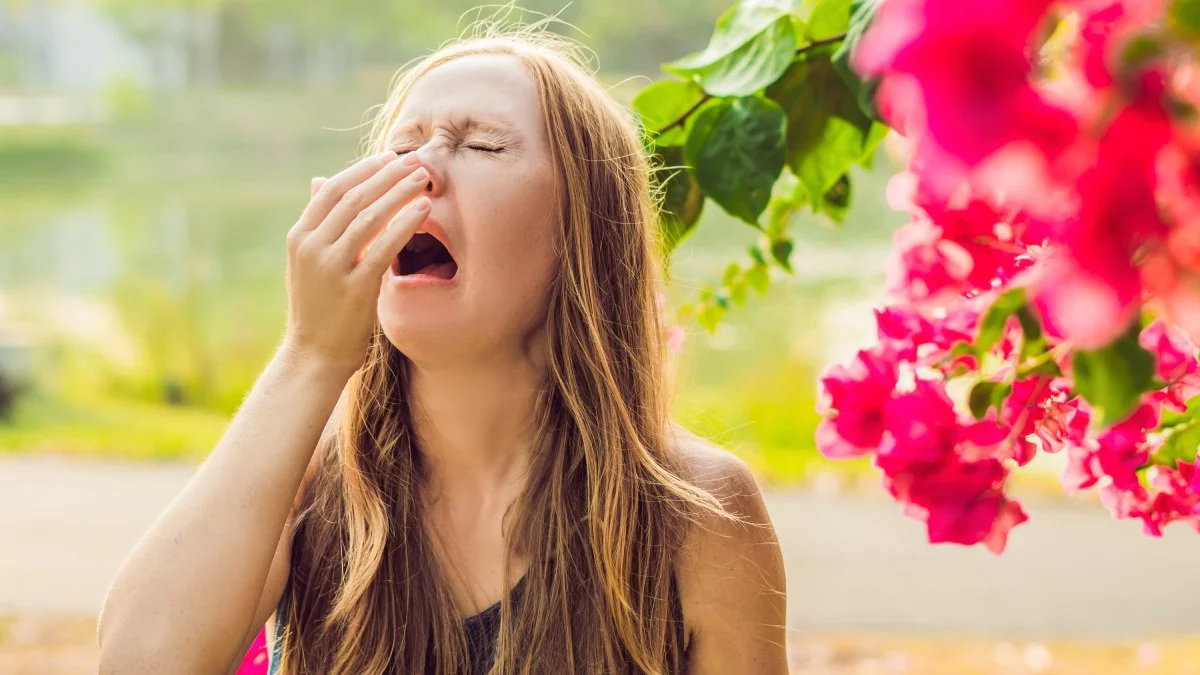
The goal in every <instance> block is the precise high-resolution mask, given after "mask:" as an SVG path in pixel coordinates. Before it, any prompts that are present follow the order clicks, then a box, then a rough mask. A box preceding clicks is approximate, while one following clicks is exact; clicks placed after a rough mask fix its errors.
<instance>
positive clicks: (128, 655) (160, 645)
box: [97, 616, 215, 675]
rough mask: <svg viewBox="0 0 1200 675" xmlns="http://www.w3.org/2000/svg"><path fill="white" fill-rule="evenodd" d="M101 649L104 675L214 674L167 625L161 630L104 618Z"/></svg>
mask: <svg viewBox="0 0 1200 675" xmlns="http://www.w3.org/2000/svg"><path fill="white" fill-rule="evenodd" d="M97 643H98V646H99V648H100V649H99V651H100V658H99V669H98V670H99V673H100V675H141V674H142V673H146V674H147V675H148V674H149V673H181V674H185V673H212V672H215V671H214V670H213V668H212V666H211V664H209V665H208V667H207V668H205V667H204V665H203V664H201V663H199V661H198V659H197V658H194V657H193V655H190V654H189V653H188V650H187V648H186V645H184V644H182V643H181V642H180V640H179V638H178V635H175V634H174V633H172V632H170V631H169V630H168V629H167V627H166V626H161V627H159V628H158V629H155V628H152V627H150V626H149V625H147V624H145V623H142V624H134V623H132V622H124V623H122V622H117V621H115V620H113V619H112V618H107V619H105V618H104V617H103V616H102V620H101V622H100V623H99V625H98V627H97Z"/></svg>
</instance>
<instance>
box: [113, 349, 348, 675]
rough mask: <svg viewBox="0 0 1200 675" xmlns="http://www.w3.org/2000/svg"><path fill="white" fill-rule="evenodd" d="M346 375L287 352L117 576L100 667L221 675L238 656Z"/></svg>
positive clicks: (271, 367)
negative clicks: (322, 431) (285, 528)
mask: <svg viewBox="0 0 1200 675" xmlns="http://www.w3.org/2000/svg"><path fill="white" fill-rule="evenodd" d="M346 379H347V378H346V376H345V374H344V372H343V371H341V370H329V369H326V368H324V367H322V365H321V364H320V363H319V362H316V361H313V360H305V359H300V358H296V357H294V356H293V355H291V354H289V353H287V352H286V350H280V352H279V353H278V354H277V355H276V357H275V358H274V359H273V360H272V361H271V363H270V365H269V366H268V367H267V368H266V370H265V371H264V372H263V374H262V375H261V376H260V378H259V380H258V382H257V383H256V384H255V386H254V388H253V390H252V391H251V393H250V395H249V397H247V399H246V401H245V403H244V405H243V406H242V408H241V410H240V411H239V412H238V414H237V416H236V417H235V418H234V419H233V422H232V423H231V424H230V426H229V429H228V430H227V431H226V432H225V435H224V437H223V438H222V439H221V441H220V442H219V443H218V444H217V446H216V448H215V449H214V450H213V452H212V453H211V455H210V456H209V457H208V459H207V460H206V461H205V462H204V464H202V465H201V466H200V468H199V469H198V470H197V472H196V475H195V476H194V477H193V478H192V479H191V480H190V481H189V482H188V484H187V486H186V487H185V488H184V489H183V491H182V492H181V493H180V494H179V496H178V497H176V498H175V500H174V501H173V502H172V503H171V505H170V506H169V507H168V508H167V509H166V511H165V512H164V513H163V514H162V515H161V516H160V517H159V518H158V520H157V522H155V524H154V525H153V526H152V527H151V528H150V530H149V531H148V532H147V533H146V534H145V535H144V536H143V537H142V539H141V541H139V542H138V544H137V546H136V547H135V548H134V550H133V552H132V553H131V554H130V556H129V557H128V558H127V559H126V561H125V562H124V564H123V565H122V566H121V569H120V571H119V572H118V573H117V576H116V577H115V579H114V581H113V583H112V585H111V587H110V588H109V591H108V595H107V597H106V598H105V601H104V608H103V610H102V613H101V616H100V624H99V630H98V633H99V640H100V650H101V655H100V661H101V666H102V668H101V670H102V672H114V673H122V674H124V673H150V672H159V673H166V672H171V673H201V672H204V673H219V672H225V671H226V670H227V669H228V664H229V663H230V662H231V661H233V660H236V659H239V658H240V656H241V655H240V654H237V653H236V650H237V649H239V648H241V646H242V644H243V643H244V642H245V635H246V633H247V632H249V631H250V630H251V626H250V624H251V623H253V622H254V620H255V618H256V617H255V615H256V614H258V613H259V612H258V610H259V606H260V600H262V599H263V596H264V592H263V591H264V588H265V587H266V586H267V583H266V582H267V574H268V570H270V569H271V567H272V560H273V559H274V558H275V557H276V556H275V553H276V549H277V548H286V546H283V547H281V546H280V540H281V535H282V533H283V529H284V521H285V520H286V519H287V518H288V514H289V512H290V511H291V506H292V503H293V500H294V498H295V496H296V493H297V490H298V488H299V486H300V481H301V478H302V476H303V475H304V472H305V467H306V465H307V464H308V462H309V459H310V457H311V456H312V455H313V449H314V448H316V446H317V441H318V438H319V437H320V434H321V430H322V427H323V426H324V424H325V420H326V419H328V418H329V417H330V414H331V412H332V410H333V408H334V404H335V403H336V402H337V399H338V396H339V394H340V393H341V390H342V388H343V386H344V385H345V383H346ZM276 576H278V575H276ZM272 586H278V584H272ZM279 590H282V588H279ZM278 600H279V598H278V597H275V598H274V601H275V602H278ZM270 601H271V599H270V598H267V599H266V603H269V602H270ZM266 603H264V604H266Z"/></svg>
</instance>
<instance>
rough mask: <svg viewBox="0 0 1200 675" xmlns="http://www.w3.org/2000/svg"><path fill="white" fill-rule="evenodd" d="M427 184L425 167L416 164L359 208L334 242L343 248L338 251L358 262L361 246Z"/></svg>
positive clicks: (362, 247)
mask: <svg viewBox="0 0 1200 675" xmlns="http://www.w3.org/2000/svg"><path fill="white" fill-rule="evenodd" d="M428 184H429V172H428V171H427V170H425V167H417V169H416V170H415V171H413V172H412V173H410V174H409V175H408V176H406V177H405V178H404V179H403V180H401V181H400V182H399V183H396V184H395V185H393V186H392V187H391V188H390V189H389V190H388V191H387V192H385V193H383V196H381V197H380V198H379V199H377V200H375V203H373V204H371V205H370V206H368V207H367V208H365V209H363V210H362V211H359V212H358V215H357V216H355V218H354V220H353V221H351V223H350V225H349V226H347V227H346V231H345V233H343V234H342V237H341V238H340V239H339V240H338V241H337V244H335V245H336V246H337V247H339V248H340V249H342V250H341V252H340V253H339V255H340V256H342V257H343V258H345V259H349V260H353V261H354V262H357V261H358V259H359V258H360V257H361V256H362V254H363V250H364V249H366V248H367V246H369V245H370V244H371V242H372V241H373V240H374V239H375V238H376V237H378V236H379V235H380V234H381V233H382V232H383V229H384V227H386V226H387V225H388V223H390V222H391V221H392V218H394V217H395V216H396V213H397V212H398V211H399V210H400V207H402V206H404V205H405V204H407V203H408V202H410V201H412V199H413V197H416V196H418V195H420V194H421V193H422V192H423V191H424V190H425V186H426V185H428Z"/></svg>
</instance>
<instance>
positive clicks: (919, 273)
mask: <svg viewBox="0 0 1200 675" xmlns="http://www.w3.org/2000/svg"><path fill="white" fill-rule="evenodd" d="M972 266H973V262H972V260H971V255H970V253H968V252H967V251H966V250H964V249H963V247H962V246H960V245H959V244H957V243H956V242H953V241H950V240H948V239H944V238H943V237H942V231H941V229H940V228H938V227H937V226H935V225H934V224H933V223H931V222H929V221H928V220H925V219H924V218H914V219H913V221H912V222H910V223H909V224H907V225H905V226H904V227H901V228H900V229H898V230H896V232H895V234H893V235H892V254H891V256H889V258H888V262H887V267H886V273H887V280H886V282H885V289H886V290H887V292H888V293H889V294H890V295H893V296H895V297H898V298H902V299H904V300H906V301H908V302H914V303H931V304H940V303H946V302H949V301H953V300H954V299H955V298H956V297H958V296H959V295H961V294H962V292H963V287H964V285H965V283H966V281H967V279H968V277H969V276H970V275H971V268H972Z"/></svg>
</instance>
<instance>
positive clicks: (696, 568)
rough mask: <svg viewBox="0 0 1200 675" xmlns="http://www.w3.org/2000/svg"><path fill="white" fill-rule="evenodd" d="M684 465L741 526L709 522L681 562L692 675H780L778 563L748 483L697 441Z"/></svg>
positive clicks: (783, 658) (782, 589)
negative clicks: (734, 674) (736, 674)
mask: <svg viewBox="0 0 1200 675" xmlns="http://www.w3.org/2000/svg"><path fill="white" fill-rule="evenodd" d="M684 457H685V459H686V461H687V464H688V466H689V467H690V468H691V470H692V472H693V477H694V480H696V481H697V483H698V484H700V485H701V486H702V487H704V488H705V489H707V490H709V491H710V492H711V493H712V494H713V495H714V496H716V497H717V498H718V499H720V500H721V502H722V503H723V504H724V505H725V508H726V509H727V510H728V511H729V512H730V513H732V514H733V515H735V516H737V517H738V518H740V519H741V522H735V521H733V520H729V519H724V518H719V517H715V516H709V517H707V518H705V519H704V523H703V525H702V526H701V527H697V528H695V531H694V532H693V533H692V535H691V537H690V539H689V543H688V545H687V546H686V548H685V550H684V552H683V555H682V557H681V564H680V575H679V576H680V595H681V600H682V604H683V611H684V619H685V621H686V622H687V626H688V628H689V630H690V631H691V642H690V644H689V647H688V672H689V673H691V674H692V675H708V674H712V675H728V674H730V673H755V675H787V672H788V663H787V645H786V634H787V630H786V625H787V589H786V580H785V578H784V568H783V555H782V553H781V551H780V548H779V541H778V539H776V537H775V528H774V527H773V526H772V525H771V518H770V516H769V515H768V513H767V509H766V506H765V505H764V504H763V499H762V492H761V490H759V487H758V483H756V482H755V480H754V476H753V475H752V474H751V473H750V470H749V469H748V468H747V467H746V465H745V464H743V463H742V462H741V460H739V459H737V458H736V457H735V456H733V455H731V454H730V453H728V452H725V451H723V450H718V449H716V448H712V447H710V446H707V445H705V444H703V443H702V442H699V441H695V440H693V441H689V442H687V444H686V446H685V448H684Z"/></svg>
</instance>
